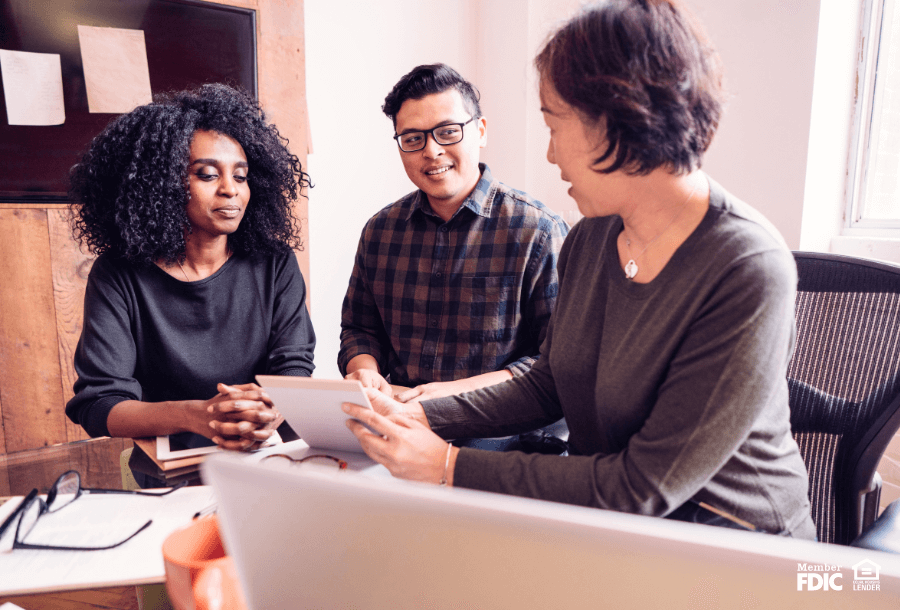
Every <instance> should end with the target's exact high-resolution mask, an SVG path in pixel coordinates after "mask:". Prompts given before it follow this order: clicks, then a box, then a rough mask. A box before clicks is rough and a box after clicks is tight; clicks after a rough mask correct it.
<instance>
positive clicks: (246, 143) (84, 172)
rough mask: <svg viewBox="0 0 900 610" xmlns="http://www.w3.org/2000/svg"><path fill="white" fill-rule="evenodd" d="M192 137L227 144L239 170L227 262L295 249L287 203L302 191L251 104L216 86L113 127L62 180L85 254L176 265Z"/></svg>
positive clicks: (163, 102) (140, 111)
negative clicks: (239, 206)
mask: <svg viewBox="0 0 900 610" xmlns="http://www.w3.org/2000/svg"><path fill="white" fill-rule="evenodd" d="M198 130H203V131H215V132H219V133H221V134H225V135H227V136H229V137H231V138H233V139H234V140H236V141H237V142H238V143H239V144H240V145H241V146H242V147H243V149H244V154H246V155H247V163H248V165H249V170H248V176H247V182H248V184H249V185H250V201H249V204H248V205H247V210H246V212H245V213H244V217H243V219H242V220H241V223H240V225H239V227H238V229H237V231H235V232H234V233H233V234H231V235H229V236H228V245H229V247H230V248H231V250H232V251H233V252H235V253H236V254H237V253H239V254H249V253H252V252H273V251H279V250H284V249H286V248H296V249H302V246H303V243H302V240H301V237H300V222H299V220H298V219H297V218H296V216H295V215H294V212H293V207H294V202H296V201H297V199H298V198H299V197H301V196H304V195H303V189H304V188H305V187H309V186H311V184H310V182H309V175H308V174H306V173H305V172H304V171H303V170H302V168H301V166H300V161H299V159H298V158H297V157H296V156H295V155H292V154H291V153H290V152H289V151H288V149H287V140H286V139H285V138H284V137H282V136H281V135H280V134H279V133H278V129H277V128H276V127H275V126H274V125H269V124H267V123H266V117H265V114H264V113H263V111H262V109H261V108H260V106H259V104H258V103H257V102H256V101H254V100H253V99H252V98H251V97H250V96H249V95H247V94H246V93H244V92H242V91H239V90H237V89H234V88H232V87H229V86H227V85H222V84H210V85H203V86H201V87H199V88H197V89H193V90H188V91H179V92H174V93H167V94H162V95H158V96H155V97H154V101H153V102H152V103H150V104H147V105H145V106H140V107H138V108H135V109H134V110H132V111H131V112H129V113H128V114H123V115H121V116H119V117H117V118H115V119H113V120H112V121H111V122H110V123H109V125H107V126H106V128H105V129H104V130H103V132H101V133H100V134H99V135H98V136H97V137H95V138H94V140H93V141H92V142H91V144H90V146H89V147H88V151H87V152H86V153H85V154H84V156H83V157H82V159H81V162H80V163H78V164H77V165H75V166H74V167H73V168H72V171H71V175H70V189H69V200H70V206H69V209H70V214H71V224H72V231H73V233H74V235H75V238H76V239H77V240H78V241H79V243H81V244H83V245H85V246H87V247H88V248H89V249H90V250H91V251H92V252H93V253H94V254H97V255H99V254H103V253H109V254H110V255H112V256H115V257H117V258H123V259H126V260H128V261H130V262H132V263H135V264H148V265H149V264H152V263H154V262H155V261H158V260H163V261H165V262H166V263H168V264H172V263H175V262H177V261H183V260H184V252H185V231H188V232H190V230H191V229H190V223H189V221H188V217H187V211H186V206H187V201H188V197H189V191H188V172H187V166H188V162H189V159H190V147H191V140H192V138H193V135H194V132H196V131H198Z"/></svg>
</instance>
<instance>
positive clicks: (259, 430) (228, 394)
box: [205, 383, 283, 450]
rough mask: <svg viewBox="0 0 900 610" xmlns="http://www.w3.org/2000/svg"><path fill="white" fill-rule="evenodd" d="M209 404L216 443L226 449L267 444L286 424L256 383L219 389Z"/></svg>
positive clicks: (244, 448)
mask: <svg viewBox="0 0 900 610" xmlns="http://www.w3.org/2000/svg"><path fill="white" fill-rule="evenodd" d="M217 389H218V391H219V393H218V394H216V395H215V396H213V397H212V398H211V399H209V400H207V401H206V402H205V404H206V413H207V414H208V416H209V419H208V422H209V423H208V425H209V427H210V428H211V429H212V430H213V432H214V433H215V435H214V436H213V437H212V440H213V441H214V442H215V443H216V444H217V445H219V446H221V447H223V448H225V449H233V450H248V449H254V448H256V447H257V446H259V445H261V444H263V443H265V442H266V441H267V440H269V439H270V438H271V437H272V435H273V434H274V433H275V428H277V427H278V425H279V424H280V423H281V422H282V421H283V418H282V417H281V415H280V414H279V413H278V410H277V409H276V408H275V405H274V404H273V403H272V399H271V398H269V395H268V394H266V393H265V391H263V389H262V388H261V387H259V386H258V385H256V384H255V383H244V384H239V385H233V386H229V385H225V384H224V383H220V384H219V385H218V387H217Z"/></svg>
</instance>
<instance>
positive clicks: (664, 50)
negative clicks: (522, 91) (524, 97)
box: [535, 0, 725, 175]
mask: <svg viewBox="0 0 900 610" xmlns="http://www.w3.org/2000/svg"><path fill="white" fill-rule="evenodd" d="M535 65H536V67H537V70H538V73H539V75H540V78H541V80H542V82H544V83H545V84H547V83H549V84H552V86H553V88H554V89H555V90H556V93H557V94H558V95H559V96H560V98H561V99H562V100H563V101H564V102H566V103H567V104H568V105H569V106H571V107H573V108H574V109H575V110H576V111H577V112H578V113H579V114H580V116H581V118H582V120H583V121H585V123H586V124H588V125H591V124H592V125H593V126H599V125H602V126H604V127H605V131H606V139H607V143H608V144H607V147H606V150H604V151H603V153H602V154H601V155H600V157H599V158H598V159H597V161H596V162H597V163H602V162H606V161H608V160H610V159H611V160H612V162H611V164H610V165H609V166H608V167H606V168H604V169H603V170H598V171H602V172H604V173H612V172H614V171H617V170H618V169H620V168H623V169H624V170H625V171H627V172H628V173H631V174H636V175H642V174H648V173H649V172H651V171H653V170H654V169H656V168H658V167H667V168H668V169H670V170H671V171H672V172H673V173H684V172H690V171H692V170H693V169H696V168H699V167H700V165H701V163H702V159H703V153H705V152H706V150H707V148H709V145H710V143H711V142H712V138H713V135H714V134H715V131H716V128H717V127H718V124H719V119H720V117H721V115H722V112H723V104H724V99H725V95H724V91H723V88H722V72H721V67H720V62H719V57H718V55H717V54H716V52H715V50H714V49H713V48H712V46H711V44H710V43H709V41H708V39H707V37H706V35H705V33H704V32H703V30H702V28H701V26H700V25H699V23H698V22H697V21H696V20H695V19H694V17H693V16H692V15H691V14H690V13H689V12H688V11H687V9H686V8H685V7H684V6H682V5H681V3H680V2H679V1H678V0H608V1H605V2H601V3H598V4H595V5H592V6H587V7H585V8H583V9H582V11H581V12H580V13H579V14H578V15H577V16H576V17H574V18H573V19H571V20H570V21H569V22H568V23H566V24H565V25H563V26H562V27H561V28H560V29H559V30H558V31H557V32H556V33H555V34H553V36H552V37H551V38H550V40H549V41H548V42H547V43H546V44H545V45H544V48H543V49H542V50H541V51H540V53H538V55H537V57H536V58H535Z"/></svg>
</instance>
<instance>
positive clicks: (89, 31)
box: [78, 25, 153, 113]
mask: <svg viewBox="0 0 900 610" xmlns="http://www.w3.org/2000/svg"><path fill="white" fill-rule="evenodd" d="M78 41H79V44H80V45H81V63H82V65H83V67H84V84H85V87H86V88H87V96H88V109H89V111H90V112H111V113H125V112H131V111H132V110H134V109H135V108H136V107H138V106H142V105H143V104H149V103H150V102H152V101H153V94H152V93H151V91H150V68H149V67H148V65H147V47H146V45H145V44H144V32H143V31H142V30H124V29H120V28H96V27H91V26H87V25H79V26H78Z"/></svg>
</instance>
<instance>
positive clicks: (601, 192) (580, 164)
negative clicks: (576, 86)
mask: <svg viewBox="0 0 900 610" xmlns="http://www.w3.org/2000/svg"><path fill="white" fill-rule="evenodd" d="M541 113H542V114H543V115H544V122H545V123H546V124H547V127H549V128H550V144H549V146H548V147H547V160H548V161H549V162H550V163H553V164H554V165H556V166H557V167H559V171H560V178H562V179H563V180H564V181H565V182H569V183H571V184H572V187H571V188H570V189H569V196H570V197H571V198H572V199H574V200H575V203H577V204H578V210H579V211H580V212H581V213H582V214H583V215H584V216H608V215H610V214H616V213H618V210H619V208H618V205H619V204H620V202H622V201H623V199H622V198H623V197H624V198H625V200H627V197H628V191H629V187H628V186H627V182H628V177H627V176H626V175H625V174H624V172H623V171H622V170H618V171H615V172H612V173H610V174H604V173H601V172H598V171H596V170H597V169H602V168H603V167H604V166H605V165H608V164H609V163H611V162H610V161H609V160H607V161H606V162H605V163H604V165H597V164H596V163H595V161H596V160H597V158H598V157H599V156H601V154H602V153H603V151H605V150H606V139H605V137H604V136H603V129H602V127H595V128H591V127H588V126H587V125H585V123H584V121H583V120H582V118H581V116H580V115H579V114H578V112H576V111H575V109H574V108H572V107H571V106H570V105H569V104H567V103H566V102H564V101H563V100H562V99H561V98H560V97H559V94H558V93H556V90H555V89H554V88H553V86H552V85H550V84H549V83H547V82H546V81H545V80H544V79H542V82H541Z"/></svg>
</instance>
